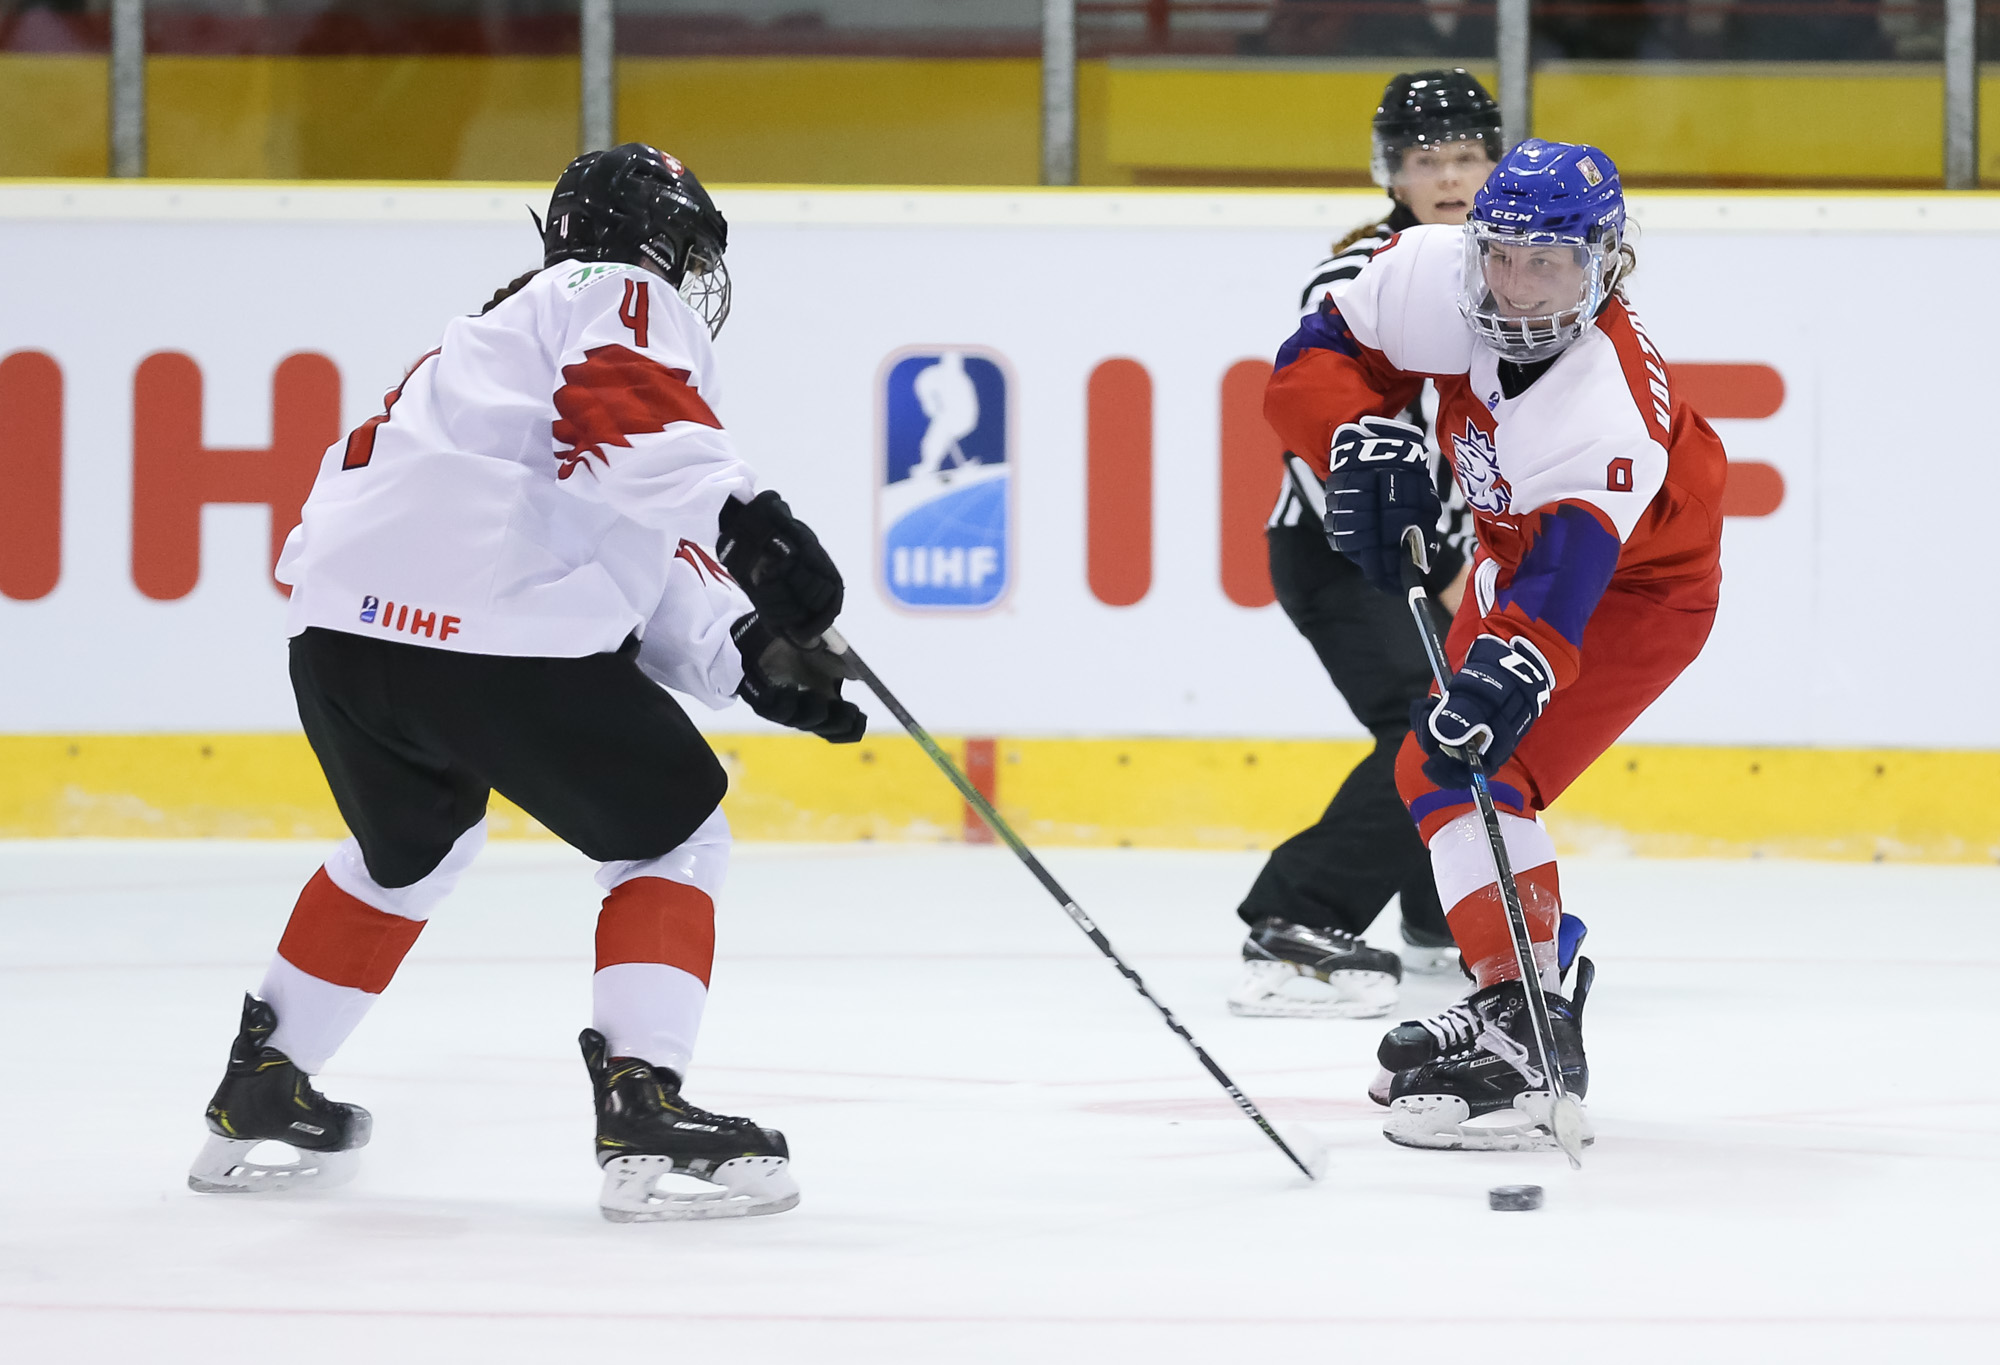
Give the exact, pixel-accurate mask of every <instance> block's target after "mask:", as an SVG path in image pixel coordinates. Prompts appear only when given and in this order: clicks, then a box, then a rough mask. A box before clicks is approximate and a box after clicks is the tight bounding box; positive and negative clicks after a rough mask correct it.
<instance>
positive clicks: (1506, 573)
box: [1264, 226, 1727, 687]
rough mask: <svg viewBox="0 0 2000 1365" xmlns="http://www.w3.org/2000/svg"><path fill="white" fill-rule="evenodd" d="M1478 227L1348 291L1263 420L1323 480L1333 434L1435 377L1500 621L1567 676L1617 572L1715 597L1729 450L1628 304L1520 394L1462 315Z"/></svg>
mask: <svg viewBox="0 0 2000 1365" xmlns="http://www.w3.org/2000/svg"><path fill="white" fill-rule="evenodd" d="M1463 232H1464V230H1463V229H1462V228H1457V227H1446V226H1428V227H1417V228H1411V229H1409V230H1408V231H1405V232H1402V233H1399V234H1397V236H1396V237H1395V238H1393V239H1392V240H1391V241H1389V242H1387V243H1385V244H1384V245H1383V246H1382V247H1381V248H1380V249H1379V250H1378V251H1377V252H1376V253H1375V256H1374V258H1373V260H1371V261H1370V262H1369V264H1368V266H1367V268H1366V269H1364V270H1362V271H1361V273H1360V274H1359V275H1357V276H1355V277H1354V279H1352V280H1351V281H1349V282H1347V283H1345V284H1341V285H1337V286H1335V288H1334V290H1333V292H1332V293H1331V295H1330V296H1329V297H1328V299H1327V300H1326V302H1325V303H1324V305H1323V306H1322V307H1321V308H1320V309H1319V310H1318V311H1317V312H1316V313H1314V314H1311V315H1309V316H1308V317H1306V318H1305V319H1304V320H1303V321H1302V322H1301V324H1300V327H1299V330H1298V331H1297V332H1296V333H1294V334H1293V336H1292V338H1291V340H1289V341H1287V342H1286V343H1285V345H1284V347H1283V349H1281V350H1280V351H1279V353H1278V360H1277V366H1276V369H1275V371H1274V372H1273V374H1272V376H1271V383H1270V387H1269V388H1268V389H1267V390H1266V391H1265V400H1264V414H1265V416H1266V417H1267V418H1268V419H1269V421H1270V423H1271V425H1272V427H1273V428H1274V429H1276V431H1277V433H1278V435H1279V436H1280V437H1282V438H1283V439H1284V441H1285V443H1286V445H1287V446H1288V447H1289V448H1290V449H1291V450H1294V451H1296V452H1298V453H1299V454H1300V455H1302V456H1304V457H1306V459H1307V460H1308V461H1310V462H1311V463H1312V465H1313V468H1314V472H1316V473H1317V474H1319V475H1320V477H1321V478H1324V477H1325V476H1326V473H1327V453H1328V450H1329V448H1330V447H1331V444H1332V438H1333V433H1334V430H1335V428H1337V427H1339V426H1340V425H1341V424H1343V423H1346V422H1352V421H1354V420H1356V419H1357V418H1360V417H1363V416H1366V415H1369V414H1374V415H1377V416H1384V417H1389V416H1395V415H1397V414H1399V413H1401V412H1402V411H1403V410H1404V409H1405V408H1406V407H1408V406H1409V403H1410V401H1411V400H1412V398H1414V397H1415V395H1416V393H1417V391H1418V390H1419V389H1420V388H1421V387H1422V384H1423V381H1424V380H1425V379H1429V380H1431V381H1432V382H1433V383H1435V384H1436V385H1437V391H1438V417H1437V438H1438V445H1439V448H1440V449H1441V450H1442V451H1443V452H1444V454H1445V455H1446V456H1447V457H1449V458H1450V460H1451V463H1452V470H1453V474H1454V476H1455V477H1456V479H1457V481H1458V485H1459V487H1460V489H1461V490H1462V491H1463V493H1464V495H1465V500H1466V502H1467V503H1468V504H1469V505H1470V506H1471V508H1472V510H1473V518H1474V524H1475V527H1476V529H1477V534H1478V539H1479V545H1480V555H1479V565H1480V567H1479V570H1478V572H1477V573H1476V575H1475V578H1474V586H1475V587H1476V589H1477V591H1478V605H1479V608H1480V611H1481V613H1482V615H1483V616H1484V617H1485V618H1486V626H1485V628H1486V629H1487V630H1489V631H1491V632H1492V633H1494V634H1497V635H1500V636H1502V637H1503V638H1509V637H1512V636H1514V635H1524V636H1526V637H1527V638H1528V640H1529V641H1530V642H1531V643H1533V644H1534V645H1535V646H1536V647H1537V648H1538V649H1540V650H1541V652H1542V654H1543V655H1544V656H1545V657H1546V658H1547V659H1548V660H1549V662H1550V664H1551V666H1552V667H1553V668H1554V670H1555V680H1556V684H1557V686H1558V687H1561V686H1563V685H1565V684H1567V683H1568V682H1570V681H1571V680H1572V679H1574V678H1575V677H1576V675H1577V670H1578V666H1579V660H1580V658H1581V652H1580V651H1581V648H1582V644H1583V634H1584V626H1585V624H1586V623H1587V622H1588V620H1589V618H1590V614H1591V612H1592V611H1593V610H1595V608H1596V606H1597V603H1598V601H1599V599H1600V598H1601V597H1602V596H1603V594H1604V593H1605V591H1606V590H1607V589H1609V588H1610V587H1612V586H1613V584H1614V583H1615V584H1617V585H1618V586H1620V587H1623V588H1627V589H1632V590H1638V591H1643V592H1646V593H1647V594H1649V595H1651V596H1653V597H1656V598H1658V599H1659V600H1661V601H1663V602H1667V603H1671V604H1675V605H1684V606H1687V607H1690V608H1713V606H1714V605H1715V602H1716V598H1717V593H1718V590H1719V585H1720V581H1721V568H1720V555H1721V536H1722V485H1723V479H1724V475H1725V469H1726V465H1727V461H1726V458H1725V456H1724V454H1723V450H1722V443H1721V442H1720V441H1719V440H1717V439H1716V436H1715V433H1714V432H1713V431H1711V430H1710V429H1709V426H1708V424H1707V423H1706V422H1704V421H1703V420H1702V419H1701V417H1700V415H1699V414H1697V413H1696V412H1695V411H1694V410H1693V409H1692V408H1690V407H1689V406H1688V405H1687V404H1686V403H1685V402H1684V401H1682V400H1681V399H1679V398H1677V397H1675V396H1674V394H1673V392H1672V390H1671V387H1670V385H1669V382H1668V377H1667V369H1666V364H1665V362H1664V361H1663V360H1662V359H1661V358H1660V354H1659V352H1658V351H1657V350H1656V349H1654V346H1653V343H1652V342H1651V341H1650V340H1649V339H1648V338H1647V336H1646V333H1645V331H1644V329H1643V328H1641V327H1640V325H1639V322H1638V319H1637V318H1636V317H1635V316H1634V315H1633V314H1632V311H1631V309H1630V308H1629V306H1628V305H1627V304H1626V303H1625V302H1624V301H1623V300H1622V299H1617V298H1614V299H1612V301H1611V302H1610V303H1609V304H1608V305H1607V306H1606V307H1605V309H1604V311H1603V312H1602V313H1600V314H1599V315H1598V317H1597V319H1596V321H1595V323H1594V325H1592V326H1591V327H1590V328H1588V329H1586V330H1585V332H1584V334H1583V336H1582V337H1580V338H1579V339H1578V340H1577V341H1575V342H1574V343H1572V344H1571V345H1570V346H1569V347H1568V348H1567V349H1565V350H1564V351H1563V352H1562V353H1561V354H1560V355H1559V356H1558V357H1557V358H1556V359H1555V360H1554V362H1553V363H1552V364H1550V365H1549V367H1548V369H1547V370H1546V371H1544V372H1543V373H1542V374H1541V375H1540V376H1539V377H1538V378H1536V379H1535V380H1534V381H1533V383H1531V384H1529V385H1528V386H1527V387H1526V388H1525V389H1523V390H1521V391H1519V392H1518V393H1516V394H1514V395H1512V396H1509V394H1508V393H1507V392H1506V390H1505V387H1504V386H1503V385H1502V382H1501V377H1500V357H1499V356H1498V355H1497V354H1496V353H1494V352H1493V351H1492V350H1491V349H1490V348H1488V347H1487V346H1485V345H1483V344H1481V343H1480V342H1479V340H1478V339H1477V338H1476V337H1475V336H1474V335H1473V332H1472V329H1471V328H1470V327H1469V326H1467V324H1466V322H1465V319H1464V318H1463V317H1462V316H1461V315H1460V313H1459V311H1458V302H1457V300H1458V290H1459V279H1460V273H1461V271H1462V269H1463V261H1464V237H1463Z"/></svg>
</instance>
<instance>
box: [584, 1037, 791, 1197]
mask: <svg viewBox="0 0 2000 1365" xmlns="http://www.w3.org/2000/svg"><path fill="white" fill-rule="evenodd" d="M577 1042H578V1043H580V1044H581V1045H582V1047H583V1064H584V1065H585V1066H586V1067H588V1068H589V1069H590V1084H591V1088H592V1089H593V1090H594V1091H595V1092H596V1095H597V1164H598V1165H599V1166H601V1167H603V1168H604V1190H603V1192H602V1193H601V1194H600V1195H599V1196H598V1206H599V1208H600V1209H602V1211H603V1213H604V1216H605V1218H606V1219H607V1220H609V1221H610V1222H613V1223H654V1222H667V1221H671V1220H676V1219H686V1218H732V1217H738V1216H741V1215H744V1214H752V1213H783V1212H784V1211H785V1210H786V1209H789V1208H791V1207H792V1206H793V1205H795V1204H797V1203H798V1202H799V1189H798V1186H797V1185H795V1184H793V1183H792V1176H791V1172H790V1170H789V1169H788V1168H789V1166H790V1164H791V1152H790V1150H789V1149H788V1148H787V1147H786V1146H785V1135H784V1134H783V1133H780V1132H779V1131H777V1130H776V1129H775V1128H759V1127H758V1126H757V1125H756V1124H754V1123H752V1122H751V1121H750V1120H749V1119H738V1118H730V1117H729V1116H728V1115H726V1114H711V1113H709V1112H708V1111H707V1110H706V1109H698V1108H696V1107H695V1106H694V1105H692V1104H689V1103H688V1102H687V1101H686V1100H684V1099H682V1098H681V1082H680V1077H678V1076H676V1075H675V1074H674V1073H673V1072H671V1071H668V1070H666V1069H665V1068H663V1067H654V1066H651V1065H649V1064H648V1063H646V1062H642V1061H640V1060H639V1059H638V1058H636V1057H607V1056H605V1055H604V1054H605V1051H606V1049H607V1047H608V1046H609V1044H607V1043H606V1042H605V1040H604V1035H603V1034H601V1033H599V1032H598V1031H597V1030H596V1029H588V1028H587V1029H585V1030H584V1031H583V1032H582V1034H580V1035H579V1036H578V1037H577ZM662 1177H674V1178H677V1184H679V1185H681V1186H684V1187H685V1188H671V1187H670V1188H668V1189H660V1188H659V1184H660V1180H661V1178H662Z"/></svg>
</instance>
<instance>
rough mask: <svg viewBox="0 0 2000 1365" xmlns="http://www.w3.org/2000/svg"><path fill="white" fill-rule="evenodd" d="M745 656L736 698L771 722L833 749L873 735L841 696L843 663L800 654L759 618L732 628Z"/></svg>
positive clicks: (821, 654) (822, 654)
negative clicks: (804, 733) (808, 734)
mask: <svg viewBox="0 0 2000 1365" xmlns="http://www.w3.org/2000/svg"><path fill="white" fill-rule="evenodd" d="M729 638H730V639H732V640H734V641H735V642H736V649H737V652H738V653H740V654H741V655H742V656H743V684H742V686H740V687H738V688H737V689H736V695H737V696H739V697H741V698H743V700H744V701H746V702H748V703H749V704H750V709H751V710H752V711H755V712H756V713H757V714H758V715H760V716H762V717H763V718H764V719H765V720H774V721H776V722H777V723H778V724H780V725H789V726H791V727H792V729H794V730H806V731H809V732H811V733H812V734H815V735H818V736H819V737H820V738H821V739H823V740H825V741H827V742H828V743H829V744H852V743H854V742H855V741H856V740H858V739H860V738H861V736H862V735H864V734H866V733H867V732H868V717H866V716H865V715H863V714H862V713H861V708H860V707H858V706H856V705H855V704H854V703H853V702H851V701H846V700H844V699H843V698H842V697H841V695H840V683H841V679H842V677H843V676H845V675H844V674H843V673H842V672H841V668H840V663H839V661H838V660H836V659H835V658H834V656H833V655H831V654H829V653H827V652H826V651H825V650H823V649H800V648H799V647H798V646H797V645H795V644H793V643H792V642H791V641H790V640H787V639H785V638H784V637H783V636H781V635H778V634H777V633H775V632H774V631H772V629H771V628H770V627H769V626H767V625H765V624H764V622H763V620H762V618H761V617H759V616H758V614H757V613H756V612H754V611H753V612H751V613H749V614H748V615H747V616H739V617H737V618H736V624H735V625H733V626H731V627H730V628H729Z"/></svg>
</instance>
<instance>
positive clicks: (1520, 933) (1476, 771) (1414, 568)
mask: <svg viewBox="0 0 2000 1365" xmlns="http://www.w3.org/2000/svg"><path fill="white" fill-rule="evenodd" d="M1420 547H1421V542H1420V541H1419V542H1417V544H1416V545H1413V546H1411V553H1410V554H1409V555H1406V556H1405V557H1404V559H1403V564H1402V570H1403V592H1404V594H1405V596H1407V597H1408V598H1409V603H1410V617H1411V619H1412V620H1414V621H1415V622H1416V624H1417V633H1418V635H1419V636H1420V637H1422V639H1423V642H1424V654H1425V655H1426V656H1427V657H1428V658H1429V659H1430V664H1431V676H1432V677H1433V678H1435V679H1436V680H1437V686H1438V691H1439V692H1440V693H1443V692H1444V691H1445V690H1446V689H1448V688H1449V687H1450V685H1451V666H1450V663H1449V662H1448V661H1447V659H1446V657H1445V652H1444V641H1443V640H1441V639H1440V638H1439V637H1438V628H1437V623H1436V622H1435V621H1433V620H1432V619H1431V614H1430V594H1429V593H1428V592H1427V591H1425V589H1424V580H1423V572H1422V568H1421V560H1420V559H1419V558H1418V557H1417V556H1418V551H1419V549H1420ZM1459 756H1460V757H1461V758H1462V759H1463V760H1464V762H1465V765H1466V767H1468V768H1470V769H1471V770H1472V799H1473V803H1474V804H1475V805H1477V806H1478V807H1479V818H1480V820H1481V821H1482V822H1483V823H1484V824H1485V826H1486V844H1487V847H1488V848H1489V849H1490V850H1491V851H1492V854H1493V870H1494V872H1495V873H1496V874H1497V875H1498V876H1499V878H1500V903H1501V904H1502V905H1503V906H1505V907H1506V910H1507V932H1508V936H1509V937H1510V938H1511V939H1512V940H1513V944H1514V964H1515V966H1516V967H1518V968H1519V969H1520V972H1521V992H1522V994H1523V995H1524V996H1525V997H1526V998H1527V1003H1528V1018H1529V1021H1530V1022H1531V1023H1532V1024H1533V1026H1534V1032H1535V1051H1536V1053H1537V1054H1538V1056H1537V1060H1539V1061H1540V1062H1541V1064H1542V1074H1543V1075H1544V1076H1546V1077H1547V1078H1548V1083H1549V1095H1550V1112H1551V1116H1552V1117H1553V1113H1554V1110H1555V1107H1556V1106H1557V1105H1560V1104H1563V1103H1565V1102H1566V1101H1567V1100H1568V1099H1569V1091H1568V1088H1567V1087H1566V1086H1565V1085H1564V1084H1563V1074H1562V1068H1561V1067H1560V1066H1559V1065H1558V1064H1557V1063H1558V1062H1559V1061H1560V1060H1561V1058H1560V1055H1559V1053H1558V1051H1557V1048H1556V1035H1555V1023H1554V1021H1553V1020H1552V1019H1551V1018H1550V1017H1549V1000H1548V996H1547V995H1546V994H1545V993H1544V992H1543V990H1542V974H1541V969H1540V968H1539V967H1537V966H1536V964H1535V943H1534V939H1533V937H1532V936H1531V935H1530V934H1529V932H1528V913H1527V911H1526V910H1525V909H1523V908H1522V905H1521V890H1520V888H1519V887H1518V886H1516V885H1515V884H1514V868H1513V865H1512V863H1511V861H1510V860H1509V859H1508V857H1507V836H1506V833H1505V831H1503V830H1502V829H1501V828H1500V810H1499V808H1498V807H1497V806H1495V805H1494V804H1493V788H1492V785H1491V784H1490V783H1489V782H1488V780H1487V777H1486V766H1485V764H1484V763H1483V762H1481V755H1480V754H1479V753H1478V752H1476V751H1475V750H1472V749H1470V748H1468V749H1466V750H1464V751H1463V752H1462V753H1461V754H1460V755H1459ZM1553 1129H1554V1124H1553V1123H1551V1130H1552V1131H1553ZM1563 1150H1564V1153H1565V1155H1567V1156H1568V1157H1569V1160H1570V1164H1571V1165H1575V1166H1581V1165H1582V1164H1583V1163H1582V1161H1581V1159H1580V1158H1579V1156H1578V1154H1577V1153H1575V1152H1573V1151H1570V1150H1569V1148H1568V1147H1567V1146H1565V1147H1564V1149H1563Z"/></svg>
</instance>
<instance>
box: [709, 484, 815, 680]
mask: <svg viewBox="0 0 2000 1365" xmlns="http://www.w3.org/2000/svg"><path fill="white" fill-rule="evenodd" d="M716 531H717V539H716V542H715V557H716V558H717V559H719V560H721V561H722V567H723V568H725V569H727V570H729V572H730V574H731V575H732V576H734V578H735V579H736V581H737V582H738V583H740V584H742V585H743V591H744V592H746V593H748V594H749V595H750V604H751V605H752V606H754V607H756V608H757V611H758V613H759V614H760V615H761V616H763V618H764V620H765V622H766V623H767V624H768V625H769V626H770V627H771V629H773V630H775V631H776V632H777V633H778V634H780V635H784V636H787V637H789V638H790V639H792V640H796V641H798V642H799V643H801V644H805V645H816V644H818V643H819V637H820V636H822V635H824V634H826V628H827V627H828V626H830V625H832V624H833V618H834V617H836V616H838V615H840V604H841V599H842V597H843V595H844V594H845V592H846V589H845V587H844V585H843V584H842V583H841V581H840V570H839V569H838V568H836V567H834V563H833V559H832V558H831V557H830V556H829V555H828V554H827V552H826V550H825V548H824V547H823V546H821V545H820V543H819V537H818V536H816V535H814V534H813V529H812V527H810V526H808V525H806V524H805V523H804V522H802V521H800V520H799V519H798V518H797V517H795V516H793V515H792V509H791V508H789V507H787V506H785V500H784V499H783V498H781V497H779V496H778V495H777V494H776V493H774V492H772V491H771V490H770V489H768V488H767V489H765V490H764V491H763V492H762V493H759V494H758V495H757V496H756V497H755V498H753V499H751V500H750V501H749V502H738V501H737V500H736V499H735V498H729V499H727V500H725V501H724V502H723V504H722V515H721V516H720V517H718V518H717V520H716Z"/></svg>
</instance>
